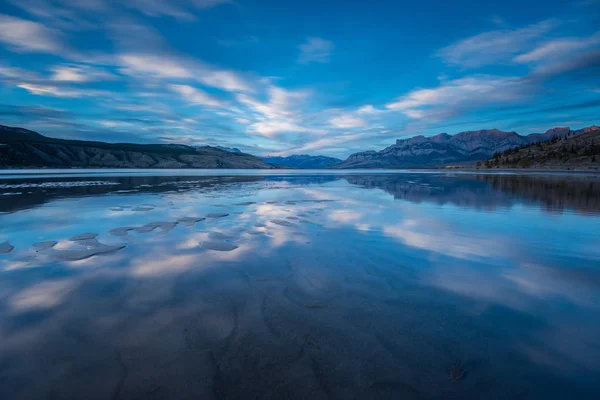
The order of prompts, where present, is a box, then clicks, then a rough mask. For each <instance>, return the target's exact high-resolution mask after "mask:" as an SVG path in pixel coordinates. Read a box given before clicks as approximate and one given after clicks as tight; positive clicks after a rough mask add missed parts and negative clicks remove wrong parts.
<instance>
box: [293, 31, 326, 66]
mask: <svg viewBox="0 0 600 400" xmlns="http://www.w3.org/2000/svg"><path fill="white" fill-rule="evenodd" d="M298 48H299V49H300V56H299V58H298V62H299V63H300V64H308V63H311V62H317V63H328V62H329V59H330V58H331V52H332V51H333V48H334V46H333V43H332V42H330V41H329V40H325V39H321V38H318V37H309V38H307V39H306V43H303V44H301V45H300V46H298Z"/></svg>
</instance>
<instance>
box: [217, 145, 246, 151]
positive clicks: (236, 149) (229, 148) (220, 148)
mask: <svg viewBox="0 0 600 400" xmlns="http://www.w3.org/2000/svg"><path fill="white" fill-rule="evenodd" d="M216 148H217V149H219V150H223V151H228V152H230V153H241V152H242V151H241V150H240V149H238V148H237V147H223V146H216Z"/></svg>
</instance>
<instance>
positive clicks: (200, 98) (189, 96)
mask: <svg viewBox="0 0 600 400" xmlns="http://www.w3.org/2000/svg"><path fill="white" fill-rule="evenodd" d="M169 87H170V88H171V90H173V91H174V92H176V93H179V94H180V95H181V96H183V97H184V98H185V99H186V100H187V101H189V102H190V103H192V104H200V105H203V106H210V107H222V106H223V103H222V102H221V101H219V100H218V99H217V98H215V97H214V96H211V95H210V94H208V93H206V92H204V91H202V90H200V89H197V88H194V87H192V86H188V85H169Z"/></svg>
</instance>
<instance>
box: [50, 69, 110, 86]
mask: <svg viewBox="0 0 600 400" xmlns="http://www.w3.org/2000/svg"><path fill="white" fill-rule="evenodd" d="M52 71H53V75H52V77H51V78H50V79H51V80H53V81H56V82H76V83H84V82H92V81H103V80H113V79H115V78H116V76H115V75H113V74H111V73H109V72H107V71H103V70H100V69H97V68H93V67H90V66H84V65H59V66H55V67H54V68H52Z"/></svg>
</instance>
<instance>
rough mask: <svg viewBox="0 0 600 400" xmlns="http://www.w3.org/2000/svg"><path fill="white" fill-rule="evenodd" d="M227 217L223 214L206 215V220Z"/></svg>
mask: <svg viewBox="0 0 600 400" xmlns="http://www.w3.org/2000/svg"><path fill="white" fill-rule="evenodd" d="M228 215H229V214H225V213H208V214H206V218H223V217H226V216H228Z"/></svg>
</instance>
